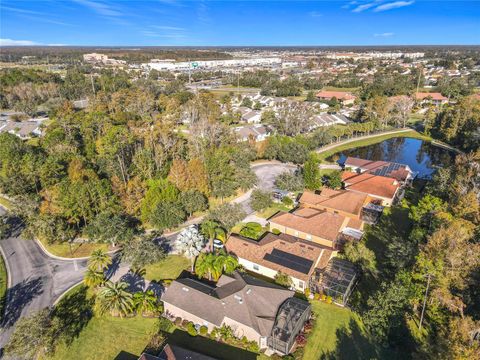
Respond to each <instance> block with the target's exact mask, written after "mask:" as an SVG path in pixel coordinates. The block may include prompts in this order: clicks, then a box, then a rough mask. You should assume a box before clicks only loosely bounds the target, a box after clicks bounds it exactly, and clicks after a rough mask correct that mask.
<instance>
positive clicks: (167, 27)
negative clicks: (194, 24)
mask: <svg viewBox="0 0 480 360" xmlns="http://www.w3.org/2000/svg"><path fill="white" fill-rule="evenodd" d="M152 28H155V29H160V30H171V31H184V30H185V29H184V28H181V27H176V26H164V25H152Z"/></svg>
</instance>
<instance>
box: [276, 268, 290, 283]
mask: <svg viewBox="0 0 480 360" xmlns="http://www.w3.org/2000/svg"><path fill="white" fill-rule="evenodd" d="M275 282H276V283H277V284H278V285H281V286H285V287H290V286H291V285H292V282H293V281H292V278H291V277H290V276H288V275H287V274H284V273H282V272H281V271H279V272H277V274H276V275H275Z"/></svg>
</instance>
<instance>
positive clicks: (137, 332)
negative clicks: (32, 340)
mask: <svg viewBox="0 0 480 360" xmlns="http://www.w3.org/2000/svg"><path fill="white" fill-rule="evenodd" d="M156 329H157V319H147V318H143V317H141V316H136V317H133V318H128V319H120V318H114V317H111V316H109V315H106V316H101V317H97V316H94V317H93V318H92V319H91V320H90V321H89V322H88V324H87V325H86V327H85V328H84V329H83V330H82V331H81V332H80V334H79V335H78V337H77V338H75V339H74V340H73V342H72V343H71V344H70V345H69V346H67V345H65V344H61V345H60V346H59V347H58V348H57V350H56V351H55V355H54V356H53V357H51V358H50V359H52V360H57V359H58V360H60V359H62V360H63V359H83V360H112V359H115V360H126V359H138V357H140V355H141V354H142V352H143V350H144V349H145V347H146V346H147V345H148V343H149V341H150V338H151V336H152V335H153V333H154V332H155V331H156Z"/></svg>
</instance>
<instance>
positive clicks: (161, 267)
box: [145, 255, 191, 281]
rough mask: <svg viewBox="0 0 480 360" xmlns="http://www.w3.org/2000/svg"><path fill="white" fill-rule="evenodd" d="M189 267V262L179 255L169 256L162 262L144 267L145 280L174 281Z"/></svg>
mask: <svg viewBox="0 0 480 360" xmlns="http://www.w3.org/2000/svg"><path fill="white" fill-rule="evenodd" d="M190 266H191V262H190V260H188V259H187V258H186V257H184V256H181V255H169V256H167V257H166V258H165V259H164V260H162V261H160V262H158V263H155V264H152V265H148V266H146V267H145V270H146V274H145V278H146V279H147V280H157V281H161V280H170V279H176V278H177V277H178V276H179V275H180V274H181V272H182V271H183V270H185V269H188V268H189V267H190Z"/></svg>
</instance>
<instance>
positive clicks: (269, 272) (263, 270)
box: [238, 258, 306, 292]
mask: <svg viewBox="0 0 480 360" xmlns="http://www.w3.org/2000/svg"><path fill="white" fill-rule="evenodd" d="M238 262H239V263H240V265H242V266H243V267H244V268H245V269H247V270H249V271H253V272H255V273H257V274H260V275H263V276H266V277H268V278H271V279H274V278H275V275H277V271H276V270H273V269H270V268H267V267H265V266H262V265H260V264H257V263H254V262H252V261H249V260H247V259H243V258H238ZM254 265H257V266H258V270H257V269H255V268H254ZM290 277H291V279H292V281H293V286H294V287H295V289H297V290H298V291H301V292H303V291H304V290H305V286H306V281H303V280H301V279H297V278H296V277H293V276H290ZM302 283H303V286H300V285H301V284H302Z"/></svg>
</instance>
